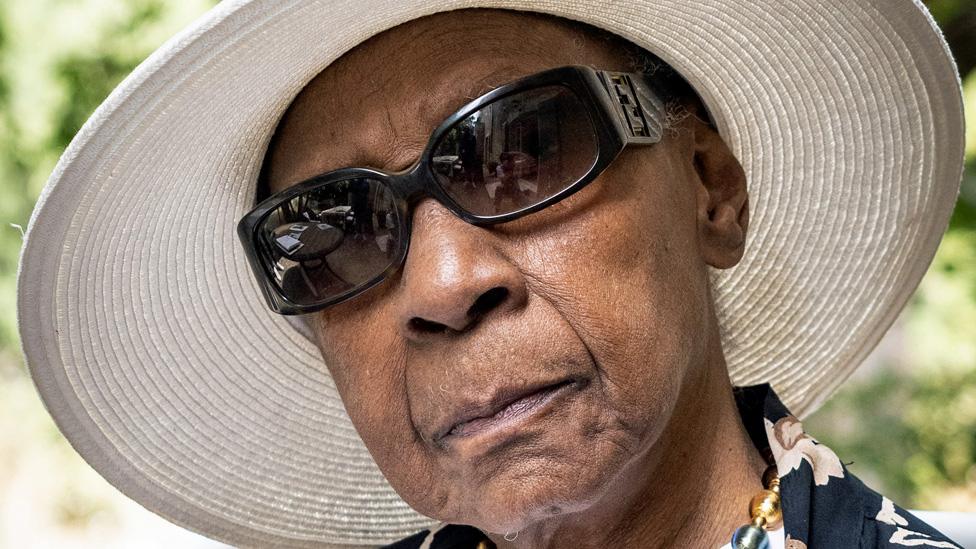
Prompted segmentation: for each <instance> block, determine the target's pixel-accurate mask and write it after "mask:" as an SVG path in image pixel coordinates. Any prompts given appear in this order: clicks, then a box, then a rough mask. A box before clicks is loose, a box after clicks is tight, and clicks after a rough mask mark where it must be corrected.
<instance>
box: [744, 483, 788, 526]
mask: <svg viewBox="0 0 976 549" xmlns="http://www.w3.org/2000/svg"><path fill="white" fill-rule="evenodd" d="M749 516H750V517H752V519H753V520H756V519H757V518H763V519H765V521H766V529H767V530H775V529H776V528H779V525H780V524H781V523H782V522H783V510H782V509H781V507H780V499H779V494H777V493H776V492H774V491H772V490H763V491H762V492H759V493H758V494H756V495H755V496H754V497H753V498H752V501H751V502H749Z"/></svg>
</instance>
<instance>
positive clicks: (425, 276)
mask: <svg viewBox="0 0 976 549" xmlns="http://www.w3.org/2000/svg"><path fill="white" fill-rule="evenodd" d="M413 215H414V218H413V219H414V222H413V234H412V235H411V238H410V250H409V252H408V253H407V259H406V262H405V263H404V266H403V272H402V278H401V280H402V293H401V296H402V297H401V300H402V306H401V308H400V319H399V324H400V330H401V332H402V333H403V335H404V336H405V337H406V338H407V339H408V340H412V341H417V342H420V341H427V340H430V339H432V338H437V337H440V336H442V335H444V334H456V333H460V332H465V331H468V330H470V329H472V328H474V326H476V325H477V324H478V323H479V322H482V321H484V320H485V319H487V318H488V317H489V316H492V315H500V314H504V313H505V312H511V311H514V310H516V309H518V308H519V307H522V306H524V304H525V302H526V300H527V289H526V285H525V279H524V277H523V276H522V273H521V272H520V271H519V269H518V268H517V267H516V266H515V265H514V264H513V263H512V262H511V261H510V260H509V259H508V258H506V257H505V256H503V255H502V254H501V253H499V251H498V250H497V249H496V248H495V247H493V245H492V237H491V236H490V235H488V234H486V230H485V229H483V228H479V227H476V226H474V225H469V224H468V223H465V222H464V221H461V220H460V219H458V218H457V217H455V216H454V215H453V214H452V213H451V212H450V211H448V210H447V209H446V208H444V207H443V206H442V205H440V204H439V203H437V202H436V201H434V200H430V199H427V200H424V201H422V202H420V203H419V204H418V205H417V207H416V209H415V210H414V214H413Z"/></svg>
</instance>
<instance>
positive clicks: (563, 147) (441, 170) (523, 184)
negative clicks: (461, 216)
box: [431, 86, 599, 216]
mask: <svg viewBox="0 0 976 549" xmlns="http://www.w3.org/2000/svg"><path fill="white" fill-rule="evenodd" d="M598 149H599V145H598V141H597V136H596V131H595V129H594V126H593V122H592V121H591V120H590V117H589V116H588V114H587V111H586V108H585V107H584V106H583V104H582V102H581V101H580V100H579V98H578V97H577V96H576V94H575V93H573V91H572V90H570V89H569V88H566V87H564V86H546V87H541V88H537V89H533V90H528V91H525V92H520V93H516V94H512V95H508V96H505V97H503V98H501V99H498V100H496V101H493V102H492V103H489V104H487V105H485V106H483V107H482V108H481V109H479V110H477V111H475V112H474V113H472V114H470V115H469V116H467V117H465V118H463V119H462V120H460V121H459V122H458V123H457V124H455V125H454V126H453V127H452V128H451V129H450V130H449V131H447V132H446V133H445V134H444V136H443V137H441V139H440V140H439V141H438V142H437V144H436V146H435V147H434V150H433V153H432V158H431V164H432V166H433V169H434V173H435V174H436V175H437V179H438V181H439V183H440V185H441V187H442V188H443V189H444V191H445V192H446V193H447V194H448V195H450V197H451V198H452V199H453V200H454V201H455V202H457V204H458V205H459V206H461V207H462V208H464V209H466V210H468V211H469V212H471V213H472V214H475V215H481V216H496V215H504V214H509V213H513V212H517V211H519V210H523V209H525V208H529V207H531V206H534V205H536V204H538V203H540V202H542V201H544V200H546V199H548V198H551V197H552V196H554V195H556V194H558V193H560V192H562V191H564V190H566V188H568V187H569V186H571V185H572V184H573V183H575V182H577V181H579V180H580V179H581V178H582V177H583V176H584V175H586V174H587V173H588V172H589V171H590V168H592V167H593V164H594V162H596V159H597V154H598V152H599V151H598Z"/></svg>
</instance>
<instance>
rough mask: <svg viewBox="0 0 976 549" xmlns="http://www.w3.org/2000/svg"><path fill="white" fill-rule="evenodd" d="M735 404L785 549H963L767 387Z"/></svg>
mask: <svg viewBox="0 0 976 549" xmlns="http://www.w3.org/2000/svg"><path fill="white" fill-rule="evenodd" d="M735 398H736V403H737V404H738V406H739V414H740V415H741V416H742V421H743V423H744V425H745V426H746V430H747V431H748V432H749V436H750V437H751V438H752V442H753V443H754V444H755V445H756V448H757V449H759V450H760V451H761V452H763V453H769V452H771V453H772V456H773V459H774V460H775V462H776V468H777V470H778V472H779V475H780V494H781V497H782V506H783V529H784V531H785V534H786V549H814V548H816V549H847V548H852V549H854V548H857V549H873V548H884V549H897V548H899V547H918V548H922V549H925V548H933V547H935V548H949V549H962V547H961V546H960V545H958V544H956V543H954V542H952V541H950V540H949V538H948V537H946V536H945V535H944V534H942V533H941V532H939V531H938V530H936V529H935V528H932V527H931V526H929V525H928V524H926V523H924V522H922V521H921V520H919V519H918V518H916V517H915V516H913V515H912V514H910V513H908V512H907V511H905V510H904V509H902V508H901V507H898V506H897V505H895V504H894V503H892V501H891V500H890V499H888V498H886V497H884V496H881V495H880V494H878V493H877V492H875V491H874V490H871V489H870V488H868V487H867V486H865V485H864V484H863V483H862V482H861V481H860V480H859V479H858V478H857V477H855V476H854V475H852V474H851V473H850V472H848V471H847V468H846V467H844V464H843V463H841V461H840V459H838V457H837V454H835V453H834V452H833V450H831V449H830V448H827V447H826V446H824V445H823V444H820V443H819V442H817V441H816V440H814V439H813V437H811V436H810V435H808V434H806V433H805V432H804V431H803V425H801V424H800V421H799V420H798V419H796V418H795V417H794V416H793V415H792V414H790V412H789V411H788V410H787V409H786V407H785V406H784V405H783V403H782V402H780V400H779V398H778V397H777V396H776V393H775V392H773V390H772V388H771V387H770V386H769V385H755V386H752V387H737V388H736V389H735ZM767 450H768V452H767ZM730 536H731V532H730ZM387 547H389V548H392V549H428V548H429V549H491V548H493V547H494V544H493V543H492V542H491V541H490V540H489V539H488V538H487V537H486V536H485V535H484V534H483V533H482V532H481V531H480V530H477V529H476V528H472V527H470V526H461V525H455V524H442V525H440V526H438V527H436V528H433V529H432V530H424V531H423V532H419V533H417V534H415V535H413V536H410V537H409V538H406V539H403V540H401V541H399V542H397V543H394V544H392V545H389V546H387Z"/></svg>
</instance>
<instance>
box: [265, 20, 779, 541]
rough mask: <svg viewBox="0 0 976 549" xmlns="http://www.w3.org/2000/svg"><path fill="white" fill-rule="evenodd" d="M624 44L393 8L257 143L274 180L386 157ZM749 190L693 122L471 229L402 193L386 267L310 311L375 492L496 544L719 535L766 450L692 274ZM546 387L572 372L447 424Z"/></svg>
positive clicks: (712, 252) (529, 24) (724, 259)
mask: <svg viewBox="0 0 976 549" xmlns="http://www.w3.org/2000/svg"><path fill="white" fill-rule="evenodd" d="M527 29H529V30H527ZM625 57H626V56H623V55H621V50H620V47H619V44H616V43H615V42H612V41H608V40H606V39H604V38H603V37H601V36H600V35H597V34H594V33H593V32H592V31H590V30H587V29H585V28H581V27H578V26H575V25H572V24H569V23H567V22H565V21H562V20H558V19H554V18H548V17H541V16H537V15H530V14H525V13H515V12H503V11H490V10H465V11H458V12H449V13H445V14H439V15H435V16H432V17H428V18H424V19H420V20H416V21H412V22H410V23H407V24H405V25H401V26H400V27H397V28H395V29H393V30H391V31H388V32H386V33H384V34H381V35H379V36H377V37H375V38H373V39H372V40H370V41H368V42H366V43H364V44H362V45H360V46H358V47H357V48H355V49H354V50H352V51H351V52H349V53H347V54H346V55H344V56H343V57H342V58H340V59H339V60H338V61H336V62H335V63H333V64H332V65H331V66H329V67H328V68H327V69H326V70H325V71H324V72H323V73H322V74H321V75H319V77H318V78H316V79H315V80H314V81H313V82H312V83H311V84H310V85H309V86H308V87H307V88H306V89H305V90H304V91H303V92H302V94H301V95H300V96H299V97H298V98H297V99H296V100H295V102H294V104H293V105H292V107H291V108H290V109H289V111H288V112H287V113H286V115H285V117H284V118H283V120H282V122H281V125H280V126H279V131H278V132H277V135H276V138H275V140H274V142H273V143H272V146H271V149H270V150H269V155H268V162H269V164H268V166H267V167H268V169H267V174H268V178H269V179H268V181H269V184H270V186H271V188H272V190H273V191H278V190H281V189H283V188H286V187H287V186H289V185H291V184H294V183H296V182H298V181H300V180H302V179H304V178H307V177H310V176H313V175H315V174H318V173H322V172H325V171H328V170H333V169H337V168H341V167H347V166H370V167H375V168H380V169H384V170H391V171H392V170H400V169H404V168H406V167H408V166H410V165H411V164H413V163H414V162H416V161H417V159H418V158H419V155H420V152H421V150H422V149H423V147H424V146H425V144H426V142H427V140H428V138H429V136H430V134H431V132H432V131H433V129H434V128H435V127H436V126H437V125H438V124H439V123H440V122H441V121H442V120H443V119H444V118H446V117H447V116H448V115H450V114H451V113H452V112H454V111H455V110H457V109H458V108H459V107H460V106H461V105H462V104H464V103H465V102H467V101H469V100H470V99H472V98H474V97H476V96H477V95H479V94H481V93H484V92H485V91H487V90H488V89H491V88H492V87H495V86H498V85H501V84H504V83H506V82H509V81H511V80H514V79H516V78H519V77H521V76H525V75H529V74H532V73H535V72H538V71H541V70H545V69H548V68H552V67H557V66H561V65H568V64H584V65H589V66H592V67H594V68H599V69H611V70H631V69H632V67H631V66H630V65H629V64H628V60H627V59H625ZM687 108H688V109H689V110H690V111H692V112H695V110H696V109H697V108H698V106H697V105H695V104H694V102H690V103H689V104H688V105H687ZM747 204H748V200H747V194H746V184H745V176H744V174H743V171H742V168H741V167H740V165H739V163H738V162H737V161H736V159H735V158H734V157H733V155H732V153H731V152H730V151H729V149H728V147H727V146H726V144H725V143H724V142H723V140H722V139H721V137H719V135H718V134H717V133H716V132H715V131H714V130H712V129H711V128H710V127H708V126H707V125H706V124H705V123H703V122H702V121H701V117H699V116H688V117H685V118H684V119H683V120H681V121H680V122H678V123H677V124H676V126H675V127H674V128H673V129H672V131H670V132H669V134H668V136H667V137H666V139H665V140H664V141H663V142H661V143H659V144H657V145H655V146H652V147H643V148H642V147H631V148H628V149H626V150H625V151H624V152H623V153H622V154H621V156H620V157H619V158H617V160H615V161H614V163H613V164H612V165H611V166H610V168H609V169H607V170H606V171H605V172H604V173H603V174H602V175H601V176H600V177H599V178H598V179H597V180H596V181H594V182H593V183H591V184H590V185H589V186H587V187H586V188H585V189H583V190H582V191H581V192H579V193H577V194H575V195H573V196H572V197H570V198H568V199H566V200H564V201H563V202H561V203H559V204H557V205H554V206H552V207H550V208H547V209H546V210H543V211H541V212H539V213H536V214H533V215H530V216H527V217H524V218H522V219H519V220H516V221H514V222H510V223H507V224H503V225H498V226H494V227H490V228H480V227H476V226H473V225H468V224H466V223H464V222H462V221H461V220H460V219H458V218H456V217H454V216H453V215H452V214H451V213H450V212H449V211H448V210H447V209H445V208H444V207H443V206H441V205H440V204H438V203H437V202H435V201H433V200H430V199H427V200H424V201H422V202H421V203H419V204H418V206H417V207H416V209H415V211H414V214H413V216H414V217H413V233H412V241H411V248H410V251H409V254H408V256H407V259H406V263H405V264H404V266H403V268H402V269H401V270H400V271H399V272H398V273H397V274H396V275H395V276H394V277H392V278H390V279H388V280H386V281H385V282H384V283H382V284H380V285H379V286H377V287H374V288H372V289H371V290H369V291H368V292H366V293H365V294H363V295H361V296H359V297H358V298H355V299H353V300H351V301H348V302H346V303H343V304H340V305H338V306H335V307H333V308H330V309H327V310H325V311H322V312H321V313H318V314H316V315H314V316H312V317H310V319H309V320H310V322H311V325H312V327H313V329H314V331H315V333H316V335H317V337H318V340H319V347H320V349H321V351H322V354H323V358H324V359H325V363H326V364H327V365H328V368H329V370H330V372H331V374H332V376H333V377H334V379H335V381H336V384H337V386H338V389H339V391H340V394H341V395H342V398H343V401H344V403H345V406H346V408H347V410H348V412H349V415H350V417H351V418H352V420H353V422H354V424H355V425H356V428H357V429H358V431H359V432H360V434H361V435H362V438H363V440H364V441H365V443H366V445H367V447H368V448H369V450H370V452H371V453H372V455H373V457H374V458H375V460H376V462H377V463H378V464H379V466H380V468H381V469H382V470H383V472H384V474H385V475H386V476H387V478H388V479H389V480H390V482H391V483H392V485H393V487H394V488H395V489H396V490H397V491H398V492H399V493H400V494H401V496H402V497H403V498H404V499H405V500H406V501H407V502H408V503H409V504H410V505H412V506H413V507H414V508H416V509H417V510H419V511H420V512H422V513H424V514H426V515H428V516H431V517H434V518H437V519H439V520H443V521H448V522H454V523H464V524H472V525H475V526H478V527H480V528H482V529H484V530H485V531H487V532H492V533H494V534H504V533H514V532H519V536H518V538H517V539H516V540H515V541H514V543H513V545H521V546H526V547H544V546H563V547H582V546H591V547H599V546H611V545H616V546H631V547H653V546H669V547H671V546H688V547H705V546H713V547H716V546H718V545H721V544H723V543H726V542H727V541H728V539H729V535H730V534H731V532H732V530H734V528H735V527H736V526H739V525H741V524H743V523H744V522H746V521H747V520H748V516H747V514H746V512H745V509H746V505H747V503H748V501H749V498H750V497H751V496H752V495H753V494H754V493H755V492H756V491H758V490H759V489H760V488H761V486H760V483H759V478H760V475H761V472H762V468H763V465H762V463H761V460H760V458H759V457H758V456H757V455H756V452H755V450H754V449H752V447H751V445H750V443H749V441H748V438H747V437H746V435H745V434H744V432H743V429H742V427H741V424H740V423H739V420H738V416H737V414H736V412H735V407H734V402H733V400H732V397H731V386H730V383H729V379H728V375H727V373H726V367H725V361H724V358H723V356H722V351H721V346H720V342H719V336H718V329H717V323H716V320H715V315H714V311H713V306H712V301H711V296H710V292H709V284H708V277H707V268H708V266H712V267H717V268H729V267H732V266H734V265H735V264H736V263H737V262H738V261H739V259H740V257H741V255H742V253H743V247H744V240H745V232H746V228H747V222H748V205H747ZM489 291H492V292H490V293H488V294H486V293H487V292H489ZM486 295H490V296H494V299H489V300H488V305H487V306H484V307H480V308H477V309H476V310H474V311H472V309H471V306H472V304H474V303H475V301H476V300H478V298H479V297H482V298H483V301H484V296H486ZM418 319H419V321H418ZM556 381H567V385H566V386H565V387H564V389H563V390H562V391H561V392H560V393H559V396H558V397H556V398H555V400H553V401H552V402H551V404H550V405H547V406H544V407H542V408H541V409H540V410H539V411H538V412H536V413H533V414H531V415H530V416H529V417H527V418H524V419H522V420H521V421H520V422H519V423H518V424H517V425H516V426H515V427H513V428H510V429H508V430H503V431H504V432H503V433H502V434H501V435H499V434H497V433H494V434H492V433H489V434H487V435H484V434H483V435H479V436H470V437H464V436H450V435H445V434H444V431H445V426H446V427H450V426H451V418H452V417H456V416H457V413H458V411H459V410H462V409H463V407H464V405H465V403H468V404H471V403H475V402H483V401H484V400H485V399H490V398H491V396H492V395H493V394H494V392H495V391H498V390H500V389H502V388H509V389H512V388H514V389H519V388H525V387H529V386H535V385H536V384H541V385H545V384H548V383H553V382H556ZM503 435H504V436H503ZM493 537H494V539H495V540H496V541H497V542H498V543H499V544H500V545H502V546H507V545H510V544H509V543H508V542H506V541H504V540H503V539H502V538H501V536H499V535H494V536H493ZM510 537H511V536H510Z"/></svg>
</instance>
